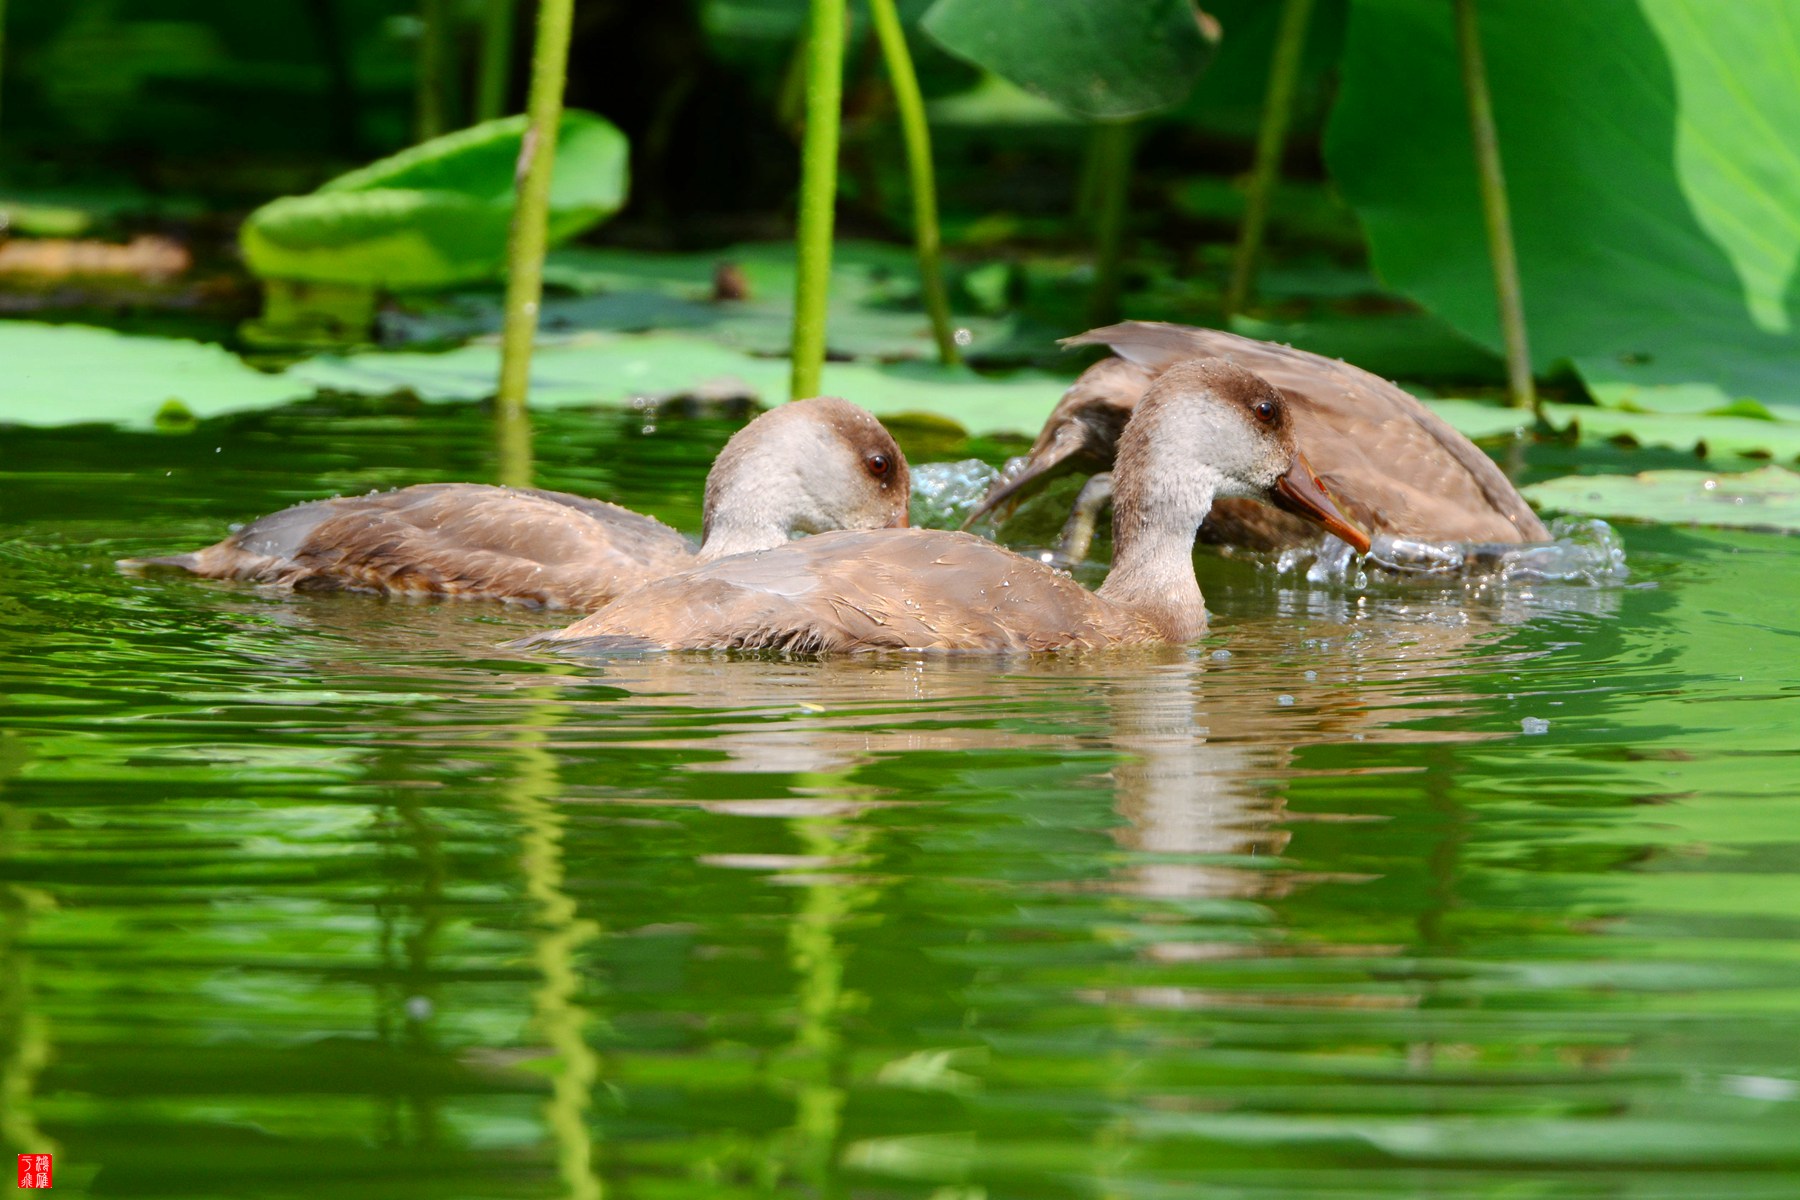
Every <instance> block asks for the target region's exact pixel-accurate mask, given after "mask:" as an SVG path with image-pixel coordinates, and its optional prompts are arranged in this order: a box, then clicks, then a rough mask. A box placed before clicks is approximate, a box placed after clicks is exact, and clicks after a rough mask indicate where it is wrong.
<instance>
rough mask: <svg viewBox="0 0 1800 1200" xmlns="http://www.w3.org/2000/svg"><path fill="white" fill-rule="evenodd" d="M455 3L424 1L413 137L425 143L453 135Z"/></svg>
mask: <svg viewBox="0 0 1800 1200" xmlns="http://www.w3.org/2000/svg"><path fill="white" fill-rule="evenodd" d="M454 20H455V9H454V6H453V5H452V3H451V0H420V4H419V26H420V28H419V63H418V71H419V78H418V81H417V87H416V89H415V90H414V93H413V98H414V110H413V125H414V128H413V135H414V136H415V137H416V138H417V139H418V140H419V141H421V142H426V141H430V140H431V139H432V138H434V137H438V136H439V135H441V134H445V133H448V132H449V131H450V113H451V111H452V109H451V104H450V70H451V66H450V60H451V57H452V54H453V53H454V49H455V44H456V43H455V37H454V34H453V30H452V28H451V26H452V23H453V22H454Z"/></svg>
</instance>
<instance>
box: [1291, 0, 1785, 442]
mask: <svg viewBox="0 0 1800 1200" xmlns="http://www.w3.org/2000/svg"><path fill="white" fill-rule="evenodd" d="M1451 7H1452V6H1450V5H1448V4H1445V3H1443V0H1354V3H1353V4H1352V7H1351V18H1350V24H1349V29H1348V34H1347V38H1346V42H1345V49H1344V58H1343V86H1342V91H1341V95H1340V99H1339V103H1338V105H1337V107H1336V109H1335V110H1334V112H1333V116H1332V119H1331V124H1330V128H1329V131H1328V136H1327V141H1326V150H1327V159H1328V162H1329V164H1330V167H1331V171H1332V174H1333V176H1334V177H1335V179H1336V180H1337V182H1338V184H1339V185H1340V187H1341V188H1342V189H1343V193H1344V195H1345V197H1346V198H1347V199H1348V200H1349V201H1350V202H1351V204H1352V205H1353V206H1354V207H1355V208H1356V210H1357V212H1358V213H1359V215H1360V216H1361V217H1362V220H1363V224H1364V228H1365V229H1366V230H1367V232H1368V236H1369V239H1370V243H1371V247H1372V250H1373V254H1374V259H1375V265H1376V267H1377V269H1378V270H1379V271H1380V273H1381V275H1382V277H1383V278H1384V279H1386V280H1387V281H1388V282H1389V283H1390V284H1392V285H1393V286H1395V287H1396V288H1398V289H1399V290H1401V291H1403V292H1405V293H1407V294H1408V295H1410V296H1412V297H1414V298H1415V299H1417V300H1419V301H1420V302H1421V303H1423V304H1424V305H1425V306H1426V307H1428V308H1429V309H1431V310H1432V311H1433V312H1435V313H1437V314H1438V315H1439V316H1441V317H1443V318H1444V319H1445V320H1447V321H1449V322H1450V323H1451V324H1452V325H1454V326H1455V327H1456V328H1458V329H1460V330H1461V331H1463V333H1465V334H1466V335H1468V336H1470V337H1472V338H1474V339H1476V340H1477V341H1479V342H1481V343H1482V344H1483V345H1485V346H1487V347H1489V348H1491V349H1494V350H1498V349H1499V347H1500V345H1501V337H1500V332H1499V327H1498V321H1497V319H1496V316H1495V308H1494V291H1493V277H1492V271H1491V268H1490V267H1489V264H1488V260H1487V241H1486V238H1485V236H1484V234H1483V226H1482V217H1481V205H1480V200H1479V196H1478V194H1477V191H1476V184H1475V175H1474V169H1473V165H1472V164H1473V158H1472V155H1471V151H1470V148H1469V128H1468V118H1467V106H1466V104H1465V103H1464V100H1463V93H1462V85H1461V82H1460V80H1459V77H1458V68H1457V63H1458V57H1457V53H1456V46H1455V41H1454V37H1453V30H1452V16H1451ZM1479 10H1480V16H1481V33H1482V40H1483V44H1484V49H1485V52H1486V59H1487V64H1488V69H1489V74H1490V76H1491V82H1492V89H1493V100H1494V109H1495V114H1496V118H1497V121H1498V124H1499V132H1500V140H1501V151H1502V154H1503V156H1504V159H1505V166H1506V176H1507V184H1508V186H1509V192H1510V199H1511V206H1512V217H1513V226H1514V232H1515V235H1516V239H1517V242H1518V253H1519V268H1520V273H1521V275H1522V278H1523V285H1524V298H1525V311H1526V316H1527V319H1528V320H1529V322H1530V333H1531V348H1532V352H1533V356H1534V362H1535V364H1536V366H1537V368H1538V369H1539V370H1540V371H1543V370H1547V369H1549V368H1551V367H1552V366H1554V365H1555V364H1557V363H1559V362H1565V361H1568V362H1573V363H1574V364H1575V366H1576V369H1577V370H1578V371H1579V372H1580V373H1581V376H1582V378H1583V380H1584V382H1586V384H1587V385H1588V387H1589V388H1590V390H1591V391H1592V392H1593V394H1594V396H1595V398H1596V399H1598V400H1599V401H1600V402H1602V403H1604V404H1609V405H1630V406H1633V407H1636V408H1640V409H1654V410H1658V411H1677V412H1708V411H1713V410H1716V409H1719V408H1722V407H1725V406H1728V405H1730V404H1731V403H1732V402H1734V401H1737V400H1741V399H1743V398H1745V397H1750V398H1754V399H1756V400H1758V401H1761V402H1762V403H1763V404H1764V405H1766V406H1768V407H1769V408H1771V409H1785V410H1787V411H1789V412H1795V413H1800V371H1796V370H1795V363H1796V361H1797V360H1800V301H1797V299H1796V297H1797V296H1800V293H1797V292H1796V290H1795V287H1794V280H1795V276H1796V271H1797V270H1800V90H1797V89H1796V88H1795V87H1794V60H1793V47H1794V46H1796V45H1800V7H1796V6H1795V5H1794V4H1792V3H1789V2H1787V0H1733V2H1732V3H1729V4H1720V3H1718V2H1717V0H1582V2H1581V3H1569V2H1568V0H1508V2H1507V3H1504V4H1482V5H1480V6H1479ZM1397 130H1404V131H1405V135H1404V136H1396V131H1397Z"/></svg>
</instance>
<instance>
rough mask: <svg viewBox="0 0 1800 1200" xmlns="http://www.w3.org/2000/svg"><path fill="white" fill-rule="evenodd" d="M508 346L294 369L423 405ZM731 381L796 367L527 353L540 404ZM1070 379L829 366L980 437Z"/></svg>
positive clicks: (611, 349)
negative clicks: (406, 395)
mask: <svg viewBox="0 0 1800 1200" xmlns="http://www.w3.org/2000/svg"><path fill="white" fill-rule="evenodd" d="M499 370H500V352H499V349H498V347H495V346H492V345H471V346H463V347H461V348H459V349H456V350H452V351H449V352H448V353H444V354H424V353H416V352H415V353H391V352H390V353H383V352H371V353H367V354H355V355H349V356H346V357H336V358H317V359H313V360H312V361H310V362H305V363H300V364H298V365H296V366H295V367H293V368H292V369H291V370H290V371H289V376H290V377H291V378H293V379H295V380H297V381H302V382H304V383H306V384H307V385H308V386H309V388H312V387H317V388H329V389H332V390H334V391H343V392H358V393H365V394H372V395H383V394H387V393H391V392H398V391H407V392H412V393H414V394H416V395H417V396H418V397H419V398H420V399H423V400H427V401H443V400H478V399H482V398H484V397H487V396H491V395H493V392H494V381H495V379H496V378H497V377H498V374H499ZM721 381H724V382H728V383H730V384H732V385H733V386H735V387H739V388H741V389H742V392H743V393H745V394H749V395H752V396H755V397H757V398H759V399H760V400H762V401H763V402H764V403H767V404H773V403H776V402H779V401H780V400H782V399H785V398H786V395H787V386H788V363H787V360H785V359H781V358H760V357H757V356H755V355H751V354H745V353H743V352H741V351H738V350H733V349H731V348H729V347H726V346H721V345H719V344H718V343H717V342H714V341H710V340H706V339H702V338H697V337H692V336H687V335H682V334H644V335H641V336H629V335H615V336H607V335H598V334H597V335H590V336H585V337H582V338H578V339H572V340H570V341H567V342H562V343H554V342H553V343H549V344H546V345H540V346H539V347H538V349H537V352H536V353H535V354H534V355H533V356H532V360H531V403H532V405H533V406H535V407H566V406H569V405H581V404H621V403H628V402H630V401H631V400H632V399H633V398H635V397H658V396H664V395H671V394H681V393H685V392H688V391H691V390H692V389H694V388H695V387H696V386H699V385H711V384H716V383H718V382H721ZM1066 386H1068V384H1067V380H1066V379H1065V378H1063V377H1062V376H1057V375H1051V374H1049V373H1047V372H1041V371H1018V372H1014V373H1011V374H1008V375H1003V376H993V375H980V374H977V373H976V372H974V371H971V370H969V369H968V368H966V367H958V368H949V367H944V366H940V365H939V364H936V363H890V364H876V363H854V362H851V363H827V364H826V365H825V375H824V386H823V390H824V391H825V392H827V393H829V394H832V395H838V396H845V397H848V398H849V399H852V400H854V401H856V402H857V403H858V404H861V405H863V406H864V407H866V408H868V409H870V410H871V411H872V412H874V413H876V414H877V415H883V416H885V415H890V414H898V413H927V414H931V415H933V416H939V417H946V418H949V419H950V420H952V421H955V422H956V423H957V424H959V425H961V426H962V427H963V428H965V429H967V430H968V431H969V432H970V433H973V434H991V433H1032V432H1035V431H1036V430H1037V428H1038V427H1039V426H1040V425H1041V424H1043V421H1044V418H1045V417H1046V416H1048V415H1049V413H1050V409H1051V408H1052V407H1053V406H1054V405H1055V403H1056V401H1057V398H1058V397H1059V396H1061V395H1062V391H1063V389H1064V388H1065V387H1066Z"/></svg>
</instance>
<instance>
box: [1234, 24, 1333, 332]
mask: <svg viewBox="0 0 1800 1200" xmlns="http://www.w3.org/2000/svg"><path fill="white" fill-rule="evenodd" d="M1311 18H1312V0H1286V2H1285V3H1284V4H1283V5H1282V7H1281V26H1280V28H1279V29H1278V30H1277V32H1276V34H1275V60H1274V62H1273V63H1271V64H1270V66H1269V90H1268V93H1267V94H1266V95H1265V97H1264V99H1263V113H1262V125H1261V127H1260V128H1259V129H1258V130H1257V134H1256V167H1255V169H1254V170H1253V171H1252V172H1251V175H1250V190H1249V194H1248V195H1247V196H1246V197H1245V199H1244V227H1243V229H1241V230H1240V231H1239V232H1238V245H1237V259H1236V262H1235V263H1234V264H1233V266H1232V270H1231V289H1230V290H1229V291H1228V292H1227V293H1226V294H1225V320H1226V321H1230V320H1231V318H1232V316H1233V315H1235V314H1237V313H1240V312H1242V311H1243V310H1244V305H1245V304H1247V303H1249V300H1250V289H1251V287H1252V286H1253V285H1254V283H1255V281H1256V258H1257V255H1258V254H1260V253H1261V252H1262V239H1263V229H1264V227H1265V226H1266V225H1267V224H1268V220H1269V202H1270V201H1271V200H1272V199H1273V198H1274V195H1275V185H1276V183H1277V182H1279V181H1280V179H1281V151H1282V147H1283V146H1284V145H1285V144H1286V143H1287V128H1288V118H1289V116H1291V115H1292V113H1293V111H1294V83H1295V81H1296V80H1298V79H1299V78H1300V57H1301V53H1302V51H1304V50H1305V49H1306V26H1307V22H1308V21H1309V20H1310V19H1311Z"/></svg>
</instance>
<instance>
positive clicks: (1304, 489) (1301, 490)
mask: <svg viewBox="0 0 1800 1200" xmlns="http://www.w3.org/2000/svg"><path fill="white" fill-rule="evenodd" d="M1270 499H1271V500H1273V501H1274V502H1275V507H1277V508H1282V509H1286V510H1287V511H1288V512H1291V513H1293V514H1294V515H1295V516H1298V517H1305V518H1306V519H1307V520H1309V521H1311V522H1313V523H1314V524H1315V525H1319V526H1321V527H1323V528H1324V529H1325V531H1326V532H1327V533H1332V534H1336V535H1337V536H1338V537H1340V538H1343V539H1344V540H1345V541H1346V542H1349V543H1350V546H1351V548H1352V549H1354V550H1355V551H1356V552H1357V553H1358V554H1367V553H1368V552H1369V535H1368V534H1366V533H1364V532H1363V531H1362V530H1360V529H1358V528H1357V527H1356V526H1355V525H1353V524H1351V523H1350V518H1349V517H1346V516H1345V515H1344V514H1343V512H1342V511H1341V510H1340V509H1339V508H1338V506H1337V502H1336V501H1334V500H1333V499H1332V498H1331V497H1330V495H1328V494H1327V493H1326V491H1325V485H1324V484H1322V483H1320V482H1319V477H1318V476H1317V475H1315V474H1313V469H1312V464H1310V463H1308V462H1307V461H1306V459H1305V458H1304V457H1302V456H1301V455H1298V454H1296V455H1294V465H1293V466H1291V467H1289V468H1288V473H1287V474H1286V475H1283V476H1282V477H1281V478H1280V479H1278V480H1276V482H1275V491H1274V494H1273V495H1272V496H1270Z"/></svg>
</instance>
